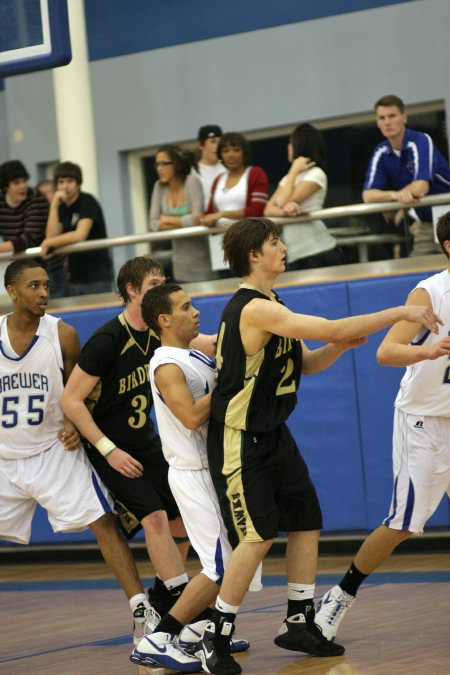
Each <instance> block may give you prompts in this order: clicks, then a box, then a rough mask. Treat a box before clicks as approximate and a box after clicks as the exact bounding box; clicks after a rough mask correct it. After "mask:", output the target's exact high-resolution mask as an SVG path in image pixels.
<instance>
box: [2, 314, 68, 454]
mask: <svg viewBox="0 0 450 675" xmlns="http://www.w3.org/2000/svg"><path fill="white" fill-rule="evenodd" d="M58 321H59V319H56V318H55V317H53V316H48V315H44V316H42V317H41V319H40V322H39V326H38V329H37V331H36V334H35V336H34V338H33V339H32V341H31V343H30V345H29V346H28V348H27V350H26V352H25V353H24V354H22V355H19V354H17V353H16V352H15V351H14V349H13V347H12V345H11V342H10V339H9V335H8V327H7V323H8V315H4V316H1V317H0V416H1V417H0V428H1V433H0V457H2V458H4V459H23V458H25V457H31V456H33V455H38V454H40V453H42V452H44V451H45V450H48V449H49V448H50V447H51V446H52V445H54V443H55V441H56V438H57V434H58V431H59V430H60V429H61V428H62V426H63V414H62V411H61V408H60V405H59V401H60V399H61V394H62V391H63V386H64V385H63V372H64V371H63V357H62V353H61V345H60V343H59V335H58Z"/></svg>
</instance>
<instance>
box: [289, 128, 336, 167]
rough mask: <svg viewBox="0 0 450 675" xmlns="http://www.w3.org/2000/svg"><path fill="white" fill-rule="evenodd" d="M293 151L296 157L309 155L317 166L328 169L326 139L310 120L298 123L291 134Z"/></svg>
mask: <svg viewBox="0 0 450 675" xmlns="http://www.w3.org/2000/svg"><path fill="white" fill-rule="evenodd" d="M290 141H291V143H292V151H293V155H294V159H296V157H309V158H310V159H311V160H312V161H313V162H315V163H316V166H318V167H320V168H321V169H322V170H323V171H326V170H327V163H326V158H325V141H324V138H323V136H322V133H321V132H320V131H319V129H316V127H313V125H312V124H309V123H308V122H302V124H298V125H297V126H296V127H295V129H294V131H293V132H292V134H291V138H290Z"/></svg>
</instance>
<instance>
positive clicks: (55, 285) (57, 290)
mask: <svg viewBox="0 0 450 675" xmlns="http://www.w3.org/2000/svg"><path fill="white" fill-rule="evenodd" d="M35 189H36V191H37V192H39V193H40V194H41V195H43V196H44V197H45V198H46V200H47V201H48V203H49V204H51V203H52V199H53V197H54V194H55V181H54V180H52V179H51V178H44V180H40V181H39V183H37V184H36V188H35ZM45 269H46V270H47V274H48V276H49V279H50V285H51V289H52V298H63V297H64V296H65V295H67V293H68V291H67V281H68V277H69V273H68V271H67V256H66V255H53V256H52V257H51V258H48V259H47V261H46V263H45Z"/></svg>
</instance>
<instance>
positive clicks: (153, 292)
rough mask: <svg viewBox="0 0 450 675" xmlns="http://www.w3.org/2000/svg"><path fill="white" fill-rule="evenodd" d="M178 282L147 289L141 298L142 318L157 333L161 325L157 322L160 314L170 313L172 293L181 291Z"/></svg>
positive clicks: (159, 331) (158, 333)
mask: <svg viewBox="0 0 450 675" xmlns="http://www.w3.org/2000/svg"><path fill="white" fill-rule="evenodd" d="M182 290H183V289H182V288H181V286H179V284H164V286H155V288H151V289H150V290H148V291H147V293H146V294H145V295H144V297H143V298H142V304H141V312H142V318H143V319H144V321H145V323H146V324H147V326H148V327H149V328H151V329H152V330H153V331H155V333H156V334H157V335H160V333H161V327H160V325H159V323H158V317H159V315H160V314H172V301H171V300H170V296H171V295H172V293H176V292H177V291H182Z"/></svg>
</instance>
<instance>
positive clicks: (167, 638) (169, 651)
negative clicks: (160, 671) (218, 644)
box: [130, 632, 202, 673]
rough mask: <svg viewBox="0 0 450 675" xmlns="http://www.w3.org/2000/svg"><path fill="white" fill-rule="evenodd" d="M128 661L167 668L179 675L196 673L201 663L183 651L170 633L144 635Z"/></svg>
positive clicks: (151, 666) (199, 669)
mask: <svg viewBox="0 0 450 675" xmlns="http://www.w3.org/2000/svg"><path fill="white" fill-rule="evenodd" d="M130 661H132V663H136V664H138V665H140V666H147V667H149V668H153V667H155V666H159V667H161V668H169V669H170V670H177V671H179V672H181V673H198V672H200V671H201V669H202V664H201V661H200V660H199V659H197V658H195V656H191V655H190V654H187V653H186V652H185V651H183V650H182V649H181V648H180V647H179V646H178V645H177V641H176V637H175V636H173V635H170V633H162V632H161V633H152V634H151V635H145V636H144V637H143V638H142V640H140V641H139V644H138V645H137V646H136V647H135V648H134V649H133V651H132V652H131V656H130Z"/></svg>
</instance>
